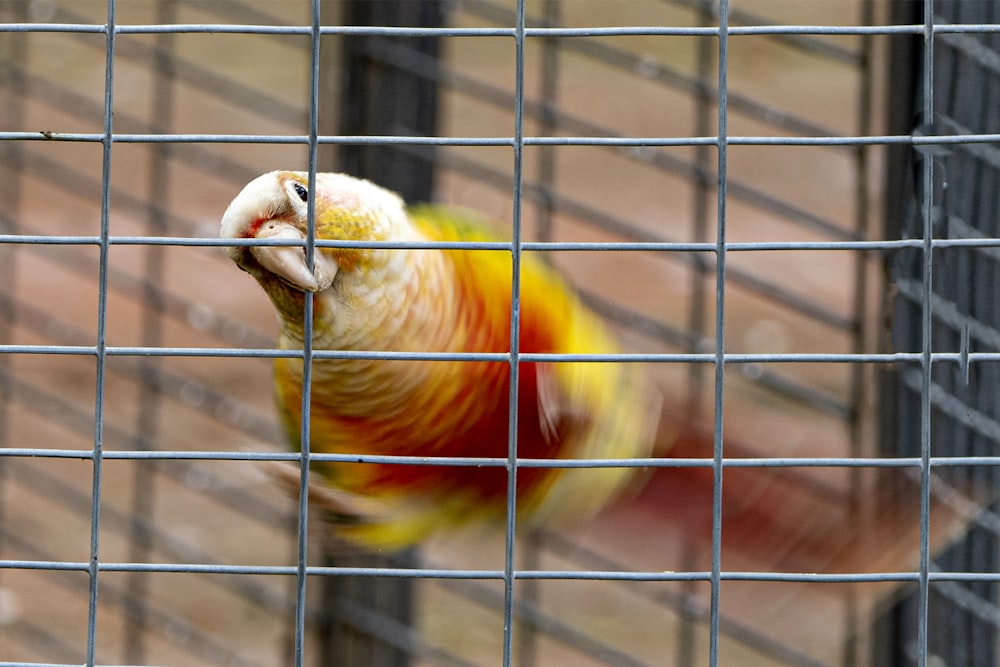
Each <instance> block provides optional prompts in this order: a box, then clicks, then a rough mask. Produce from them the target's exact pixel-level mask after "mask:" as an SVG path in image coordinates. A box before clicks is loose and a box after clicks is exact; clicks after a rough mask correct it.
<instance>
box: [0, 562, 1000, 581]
mask: <svg viewBox="0 0 1000 667" xmlns="http://www.w3.org/2000/svg"><path fill="white" fill-rule="evenodd" d="M89 568H90V563H86V562H75V561H44V560H13V559H12V560H0V569H12V570H14V569H17V570H63V571H87V570H89ZM97 568H98V570H99V571H101V572H150V573H174V574H237V575H259V576H295V575H296V574H298V572H299V569H298V568H297V567H296V566H293V565H223V564H199V563H127V562H108V561H103V562H100V563H98V564H97ZM306 574H307V575H309V576H326V577H396V578H410V579H503V578H504V576H505V575H504V571H503V570H472V569H446V568H420V567H414V568H398V567H356V566H355V567H331V566H316V565H310V566H307V567H306ZM512 574H513V576H514V578H515V579H546V580H561V581H573V580H587V581H710V580H711V577H712V573H711V572H704V571H691V572H685V571H660V572H657V571H631V572H629V571H622V570H514V571H513V573H512ZM719 574H720V577H721V579H722V580H724V581H771V582H798V583H879V582H916V581H917V580H918V576H919V573H917V572H905V571H900V572H851V573H848V572H844V573H818V572H763V571H726V570H723V571H722V572H721V573H719ZM928 575H929V579H930V581H966V582H972V581H980V582H998V581H1000V572H946V571H940V570H935V571H932V572H929V573H928Z"/></svg>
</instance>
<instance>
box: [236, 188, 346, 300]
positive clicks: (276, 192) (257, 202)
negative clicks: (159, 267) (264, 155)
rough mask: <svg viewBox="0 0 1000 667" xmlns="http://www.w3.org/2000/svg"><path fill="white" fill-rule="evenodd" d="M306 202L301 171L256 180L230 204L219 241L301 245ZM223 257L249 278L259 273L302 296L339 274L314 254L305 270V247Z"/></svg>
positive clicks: (247, 249)
mask: <svg viewBox="0 0 1000 667" xmlns="http://www.w3.org/2000/svg"><path fill="white" fill-rule="evenodd" d="M308 199H309V190H308V187H307V185H306V176H305V174H303V173H301V172H289V171H273V172H270V173H267V174H264V175H262V176H258V177H257V178H255V179H254V180H252V181H250V182H249V183H248V184H247V185H246V187H244V188H243V190H242V191H241V192H240V193H239V194H238V195H237V196H236V198H235V199H233V201H232V202H231V203H230V204H229V208H227V209H226V212H225V213H224V214H223V216H222V230H221V236H222V237H223V238H230V239H242V238H248V239H261V240H271V241H277V240H281V241H298V242H303V241H304V240H305V238H306V220H307V210H306V209H307V205H308V204H307V202H308ZM227 252H228V253H229V256H230V257H231V258H232V259H233V261H235V262H236V264H237V265H239V267H240V268H242V269H243V270H244V271H247V272H249V273H250V274H251V275H254V277H259V275H258V274H259V273H260V271H261V270H262V269H264V270H267V271H270V272H271V273H274V274H275V275H277V276H278V277H280V278H281V279H283V280H284V281H286V282H287V283H288V284H289V285H291V286H292V287H295V288H296V289H300V290H303V291H306V290H308V291H310V292H317V291H320V290H324V289H326V288H327V287H329V286H330V285H331V284H332V283H333V279H334V277H335V276H336V275H337V270H338V267H337V263H336V261H334V260H333V259H332V258H331V257H329V256H328V255H326V254H325V253H320V252H316V253H315V255H314V257H313V268H312V270H310V269H309V266H308V264H307V262H306V254H305V247H304V244H295V245H281V246H278V245H274V246H269V245H259V246H232V247H230V248H228V249H227Z"/></svg>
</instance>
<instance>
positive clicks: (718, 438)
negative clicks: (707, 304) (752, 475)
mask: <svg viewBox="0 0 1000 667" xmlns="http://www.w3.org/2000/svg"><path fill="white" fill-rule="evenodd" d="M728 66H729V2H728V0H719V127H718V131H719V136H718V138H717V146H718V150H719V165H718V171H719V173H718V178H719V185H718V190H719V191H718V213H717V215H718V223H717V224H718V228H717V231H716V235H717V238H716V242H715V243H716V245H715V251H716V273H715V424H714V442H713V454H712V477H713V480H712V481H713V484H712V574H711V583H712V592H711V604H710V621H709V664H710V665H712V667H715V666H716V665H718V664H719V600H720V593H721V591H720V589H721V585H722V581H721V580H722V470H723V467H722V464H723V454H724V451H723V432H722V421H723V420H722V416H723V407H724V391H723V389H724V379H725V371H726V368H725V362H726V358H725V353H726V338H725V335H726V328H725V323H726V321H725V296H726V179H727V171H726V168H727V157H728V146H727V142H728V124H727V112H728V109H727V104H728V88H727V85H728V77H727V68H728Z"/></svg>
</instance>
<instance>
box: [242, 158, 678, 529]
mask: <svg viewBox="0 0 1000 667" xmlns="http://www.w3.org/2000/svg"><path fill="white" fill-rule="evenodd" d="M311 192H313V193H314V194H313V196H315V197H316V236H317V238H319V239H343V240H364V241H401V242H414V241H415V242H419V241H493V240H497V238H498V237H497V236H496V234H495V233H493V232H492V231H491V230H490V228H489V226H488V225H486V224H484V223H483V222H482V221H479V220H476V219H474V217H472V216H470V215H469V214H466V213H459V212H456V211H449V210H444V209H440V208H435V207H419V208H414V209H411V210H409V211H407V210H406V209H405V208H404V207H403V204H402V201H401V200H400V199H399V198H398V197H397V196H396V195H395V194H393V193H391V192H389V191H386V190H384V189H382V188H379V187H378V186H375V185H373V184H371V183H369V182H367V181H362V180H358V179H354V178H351V177H349V176H345V175H341V174H318V175H317V179H316V183H315V185H314V188H313V189H312V190H311ZM309 193H310V189H309V184H308V182H307V177H306V175H305V174H303V173H301V172H287V171H286V172H272V173H269V174H265V175H263V176H261V177H259V178H257V179H255V180H254V181H252V182H251V183H250V184H248V185H247V187H246V188H245V189H244V190H243V191H242V192H241V193H240V194H239V195H238V196H237V197H236V199H234V200H233V202H232V204H230V206H229V208H228V210H227V211H226V213H225V215H224V217H223V221H222V235H223V236H224V237H227V238H282V239H303V238H305V233H306V232H305V230H306V200H307V199H308V196H309ZM229 254H230V256H231V257H232V258H233V260H234V261H235V262H236V263H237V265H239V266H240V268H242V269H244V270H245V271H247V272H249V273H250V274H251V275H253V276H254V277H255V278H256V279H257V281H258V282H259V283H260V284H261V286H262V287H263V288H264V290H265V292H266V293H267V294H268V296H269V297H270V298H271V301H272V302H273V303H274V305H275V308H276V309H277V311H278V315H279V318H280V320H281V324H282V332H281V337H280V341H279V345H280V346H281V347H282V348H289V349H298V348H301V347H302V345H303V324H302V322H303V303H304V294H305V291H307V290H308V291H313V292H315V297H314V327H313V346H314V349H331V350H380V351H399V352H500V353H506V352H508V351H509V350H510V322H511V320H510V318H511V306H512V298H511V283H512V280H511V279H512V258H511V255H510V252H508V251H499V250H464V249H458V250H452V249H447V250H440V249H386V248H375V249H370V248H367V249H366V248H356V247H355V248H318V249H317V250H316V253H315V264H314V267H313V269H312V270H310V269H309V268H308V266H307V265H306V262H305V253H304V251H303V249H302V248H301V247H294V246H281V247H278V246H256V247H245V246H244V247H232V248H230V249H229ZM520 278H521V290H520V329H519V337H520V345H519V349H520V351H521V352H556V353H567V354H587V353H610V352H617V351H618V347H617V345H616V344H615V342H614V340H613V338H612V337H611V336H610V335H609V333H608V332H607V331H606V330H605V328H604V325H603V324H602V323H601V322H600V320H599V319H598V318H597V317H596V316H595V315H594V314H593V313H591V312H590V311H588V310H587V309H586V308H585V307H584V306H583V305H582V304H581V303H580V301H579V299H578V298H577V297H576V296H575V294H574V293H573V292H572V290H571V289H570V288H569V287H568V286H567V285H566V284H565V283H564V282H563V281H562V280H561V279H560V278H559V276H558V275H556V274H555V272H554V271H552V270H551V269H550V268H549V267H547V266H546V265H544V264H543V263H542V262H540V261H538V259H537V258H536V257H533V256H531V255H530V254H528V253H525V254H524V255H523V256H522V262H521V276H520ZM312 372H313V375H312V378H313V383H312V387H311V398H312V402H311V407H310V412H311V424H310V432H311V442H310V447H311V449H312V451H315V452H336V453H345V454H378V455H393V454H395V455H413V456H449V457H489V458H505V457H506V456H507V452H508V415H509V406H508V402H509V401H508V397H509V389H510V367H509V364H508V363H507V362H505V361H496V362H486V361H465V360H461V361H437V360H418V361H414V360H372V359H315V360H314V361H313V371H312ZM275 387H276V396H277V401H278V407H279V411H280V412H281V415H282V417H283V420H284V423H285V425H286V428H287V430H288V433H289V438H290V441H291V442H292V443H298V442H299V432H300V431H299V429H300V423H301V395H302V394H301V391H302V362H301V360H298V359H277V360H276V362H275ZM658 410H659V398H658V395H657V393H656V392H655V391H654V390H652V389H651V387H650V386H649V385H648V384H647V383H646V381H645V379H644V377H643V375H642V373H641V372H640V369H639V367H638V366H637V365H633V364H624V363H606V362H545V363H530V362H522V363H521V364H520V366H519V382H518V412H519V417H518V429H517V454H518V457H519V458H522V459H526V458H629V457H637V456H648V455H649V453H650V451H651V447H652V441H653V436H654V431H655V424H656V417H657V414H658ZM316 471H317V472H318V473H320V474H321V475H322V476H323V477H324V478H325V481H326V482H327V483H329V484H330V485H331V486H332V487H333V488H334V489H335V490H336V492H337V493H338V494H340V496H341V497H342V498H347V499H357V500H358V504H357V507H359V508H360V507H362V506H363V507H364V509H363V510H362V509H359V510H358V512H357V514H358V516H355V517H352V518H353V521H352V522H350V523H349V524H347V525H344V526H341V528H340V532H341V533H342V534H343V535H344V536H345V537H347V538H348V539H352V540H355V541H357V542H360V543H363V544H366V545H369V546H379V547H388V548H397V547H402V546H406V545H409V544H412V543H415V542H418V541H420V540H421V539H423V538H424V537H426V536H427V535H428V534H429V533H431V532H432V531H433V530H435V529H437V528H438V527H442V526H448V525H453V524H457V523H463V522H467V521H472V520H488V519H495V518H499V517H502V516H503V515H504V512H505V501H506V491H507V472H506V469H505V468H503V467H495V466H492V467H490V466H459V467H455V466H442V465H407V464H371V463H358V464H354V463H333V464H330V463H328V464H323V465H318V466H317V468H316ZM632 471H633V469H631V468H619V467H608V468H599V469H587V470H571V469H553V468H530V467H519V468H518V470H517V491H518V496H517V507H518V520H519V522H521V523H527V524H529V525H537V524H539V523H541V522H543V521H550V520H562V519H565V518H578V517H585V516H588V515H590V514H592V513H593V512H595V511H596V510H598V509H599V508H600V507H601V506H603V505H604V504H605V503H606V502H607V501H608V500H609V499H611V498H612V497H613V496H614V495H615V494H616V493H618V492H619V491H620V490H621V489H622V488H624V486H625V485H626V484H627V482H628V480H629V478H630V476H631V473H632Z"/></svg>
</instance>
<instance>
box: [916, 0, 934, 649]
mask: <svg viewBox="0 0 1000 667" xmlns="http://www.w3.org/2000/svg"><path fill="white" fill-rule="evenodd" d="M923 56H924V62H923V66H924V80H923V92H924V99H923V116H924V118H923V121H924V123H925V124H926V125H927V126H928V127H933V120H934V0H925V2H924V49H923ZM921 166H922V167H923V172H922V177H923V188H924V192H923V198H924V200H923V202H921V204H922V206H923V211H922V213H923V260H924V261H923V268H922V271H923V276H922V280H923V294H922V303H921V322H920V328H921V331H922V333H923V335H922V340H921V349H920V362H921V388H920V391H921V394H920V572H919V589H918V608H917V664H918V665H919V667H927V621H928V613H929V604H930V583H929V574H928V573H929V569H930V568H929V565H930V497H931V491H930V485H931V475H930V472H931V471H930V457H931V344H932V339H931V331H932V324H933V320H932V317H931V289H932V282H931V281H932V280H933V278H934V270H933V269H934V249H933V244H932V241H933V236H934V228H933V219H932V216H933V215H934V208H933V204H934V159H933V157H932V156H931V155H925V156H924V160H923V162H922V165H921Z"/></svg>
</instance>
